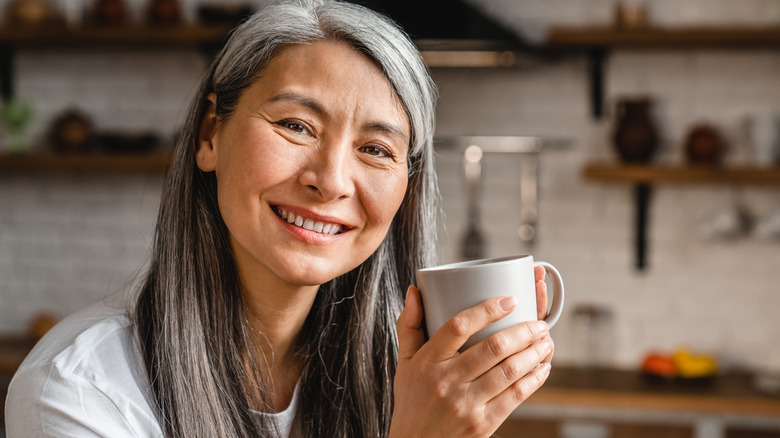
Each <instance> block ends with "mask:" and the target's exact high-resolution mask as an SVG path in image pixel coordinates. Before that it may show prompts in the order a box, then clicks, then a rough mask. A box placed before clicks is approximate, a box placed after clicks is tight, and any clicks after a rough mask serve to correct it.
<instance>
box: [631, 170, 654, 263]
mask: <svg viewBox="0 0 780 438" xmlns="http://www.w3.org/2000/svg"><path fill="white" fill-rule="evenodd" d="M651 195H652V186H651V185H650V184H646V183H639V184H637V185H636V187H635V188H634V201H635V202H636V229H635V230H634V232H635V233H636V236H635V237H636V240H635V244H636V247H635V249H636V260H635V262H636V269H637V270H638V271H644V270H645V269H646V268H647V222H648V216H649V210H650V198H651Z"/></svg>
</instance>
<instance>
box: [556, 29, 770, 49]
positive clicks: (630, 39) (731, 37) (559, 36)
mask: <svg viewBox="0 0 780 438" xmlns="http://www.w3.org/2000/svg"><path fill="white" fill-rule="evenodd" d="M546 44H547V45H549V46H559V47H579V48H586V47H621V46H629V47H660V46H663V47H668V48H673V47H685V46H772V47H775V48H777V47H778V46H779V45H780V26H772V27H684V28H653V27H649V28H644V29H630V30H625V29H619V28H616V27H556V28H552V29H551V30H550V32H549V33H548V35H547V40H546Z"/></svg>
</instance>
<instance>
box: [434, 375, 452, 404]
mask: <svg viewBox="0 0 780 438" xmlns="http://www.w3.org/2000/svg"><path fill="white" fill-rule="evenodd" d="M449 393H450V386H449V384H448V383H447V382H446V381H444V380H439V381H437V382H436V383H435V384H434V386H433V396H434V397H436V398H437V399H439V400H446V399H447V395H448V394H449Z"/></svg>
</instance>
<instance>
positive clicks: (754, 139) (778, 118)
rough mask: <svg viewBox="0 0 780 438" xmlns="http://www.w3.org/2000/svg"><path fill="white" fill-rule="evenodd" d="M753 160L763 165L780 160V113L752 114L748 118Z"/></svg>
mask: <svg viewBox="0 0 780 438" xmlns="http://www.w3.org/2000/svg"><path fill="white" fill-rule="evenodd" d="M747 125H748V136H749V140H750V144H751V150H752V155H753V162H754V163H755V164H756V165H758V166H762V167H767V166H774V165H777V164H778V161H779V160H780V115H778V113H776V112H774V111H763V112H757V113H755V114H752V115H751V116H750V117H749V118H748V119H747Z"/></svg>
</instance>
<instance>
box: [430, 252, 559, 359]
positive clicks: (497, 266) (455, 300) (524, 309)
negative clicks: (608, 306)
mask: <svg viewBox="0 0 780 438" xmlns="http://www.w3.org/2000/svg"><path fill="white" fill-rule="evenodd" d="M536 266H542V267H544V269H545V271H547V278H549V279H550V281H551V287H550V288H549V289H548V292H549V296H550V298H551V303H552V306H551V308H550V309H551V310H550V313H549V314H548V315H547V317H546V318H545V321H547V323H548V324H549V325H550V326H551V327H552V326H553V325H555V323H556V322H557V321H558V318H559V317H560V316H561V311H562V310H563V299H564V293H563V279H562V278H561V274H560V273H558V270H557V269H555V267H554V266H553V265H551V264H549V263H547V262H534V258H533V256H530V255H520V256H510V257H501V258H496V259H487V260H472V261H467V262H460V263H451V264H447V265H441V266H435V267H432V268H426V269H420V270H418V271H417V284H418V286H419V287H420V293H421V294H422V300H423V308H424V309H425V327H426V330H427V331H428V335H429V336H431V335H433V333H435V332H436V330H438V329H439V327H441V326H442V325H443V324H444V323H445V322H447V321H448V320H449V319H450V318H452V317H453V316H455V315H456V314H458V313H460V312H462V311H464V310H466V309H468V308H471V307H474V306H476V305H477V304H479V303H481V302H483V301H485V300H487V299H489V298H493V297H499V296H512V297H515V298H516V299H517V305H516V307H515V309H514V310H513V311H512V313H510V314H509V315H507V316H505V317H504V318H502V319H500V320H498V321H496V322H494V323H493V324H490V325H489V326H488V327H486V328H484V329H482V330H480V331H479V332H477V333H476V334H474V335H473V336H471V338H469V340H468V341H467V342H466V343H465V344H464V346H463V348H469V347H470V346H472V345H474V344H477V343H478V342H480V341H482V340H484V339H486V338H487V337H489V336H490V335H492V334H494V333H496V332H498V331H500V330H503V329H505V328H508V327H511V326H513V325H516V324H519V323H521V322H525V321H535V320H536V319H537V317H538V315H537V310H536V280H535V277H534V267H536Z"/></svg>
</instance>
